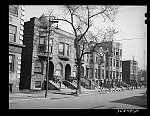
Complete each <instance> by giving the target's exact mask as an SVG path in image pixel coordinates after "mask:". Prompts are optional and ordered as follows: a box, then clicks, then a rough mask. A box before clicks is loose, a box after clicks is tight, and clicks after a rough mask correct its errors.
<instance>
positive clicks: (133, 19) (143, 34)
mask: <svg viewBox="0 0 150 116" xmlns="http://www.w3.org/2000/svg"><path fill="white" fill-rule="evenodd" d="M51 10H53V14H54V15H55V16H58V17H59V16H62V15H63V12H62V9H61V7H60V6H59V7H58V6H53V5H26V6H25V22H26V21H29V20H30V18H32V17H37V18H39V17H40V16H41V15H42V14H43V13H44V14H46V13H48V11H51ZM146 12H147V6H135V5H134V6H131V5H130V6H121V7H120V8H119V11H118V14H117V15H116V20H115V22H114V23H110V22H99V20H98V19H95V20H94V25H95V26H98V27H99V28H103V27H107V26H109V25H110V26H113V27H114V28H116V29H117V30H118V31H119V33H117V34H116V35H115V41H116V42H120V43H122V61H123V60H132V59H133V57H134V60H136V61H138V66H139V67H140V68H141V69H144V68H146V67H147V25H146V24H145V22H144V21H145V19H146V18H145V15H144V14H145V13H146ZM58 26H59V28H61V29H63V30H65V31H67V32H71V31H72V28H71V26H70V24H67V23H66V22H59V24H58ZM144 53H145V54H144Z"/></svg>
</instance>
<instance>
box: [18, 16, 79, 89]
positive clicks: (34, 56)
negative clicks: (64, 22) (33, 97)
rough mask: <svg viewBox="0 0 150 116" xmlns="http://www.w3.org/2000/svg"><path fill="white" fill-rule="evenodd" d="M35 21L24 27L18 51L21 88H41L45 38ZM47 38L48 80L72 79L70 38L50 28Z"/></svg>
mask: <svg viewBox="0 0 150 116" xmlns="http://www.w3.org/2000/svg"><path fill="white" fill-rule="evenodd" d="M39 24H40V22H39V19H38V18H36V17H33V18H30V21H28V22H25V24H24V40H23V43H24V45H26V46H25V48H24V49H23V52H22V61H21V62H22V68H21V83H20V85H21V89H43V88H44V85H45V84H44V82H45V78H46V72H47V53H48V35H47V32H46V31H45V30H44V29H43V28H41V27H39ZM51 30H52V31H51V33H50V38H49V45H50V46H49V53H50V54H49V58H50V59H49V80H54V78H55V77H56V76H59V77H60V78H61V80H68V78H69V77H72V76H75V69H76V68H75V62H74V59H75V58H74V53H75V49H74V35H73V34H70V33H68V32H66V31H63V30H61V29H55V28H54V27H53V26H52V27H51Z"/></svg>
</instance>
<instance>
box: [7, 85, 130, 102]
mask: <svg viewBox="0 0 150 116" xmlns="http://www.w3.org/2000/svg"><path fill="white" fill-rule="evenodd" d="M127 91H129V90H127ZM75 92H76V90H71V89H61V90H48V96H47V98H45V90H20V93H10V94H9V102H15V101H17V100H33V99H40V100H44V99H64V98H71V97H76V94H75ZM111 92H123V91H114V90H109V89H107V88H104V89H103V90H102V91H101V90H100V89H94V90H89V89H81V94H80V95H79V97H80V96H84V95H92V94H107V93H111Z"/></svg>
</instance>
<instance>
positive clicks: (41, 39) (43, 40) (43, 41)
mask: <svg viewBox="0 0 150 116" xmlns="http://www.w3.org/2000/svg"><path fill="white" fill-rule="evenodd" d="M39 44H40V45H43V44H45V37H41V38H40V39H39Z"/></svg>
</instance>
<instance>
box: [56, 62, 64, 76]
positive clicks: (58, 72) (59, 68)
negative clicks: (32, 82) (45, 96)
mask: <svg viewBox="0 0 150 116" xmlns="http://www.w3.org/2000/svg"><path fill="white" fill-rule="evenodd" d="M56 75H57V76H63V65H62V64H61V63H58V64H57V65H56Z"/></svg>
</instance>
